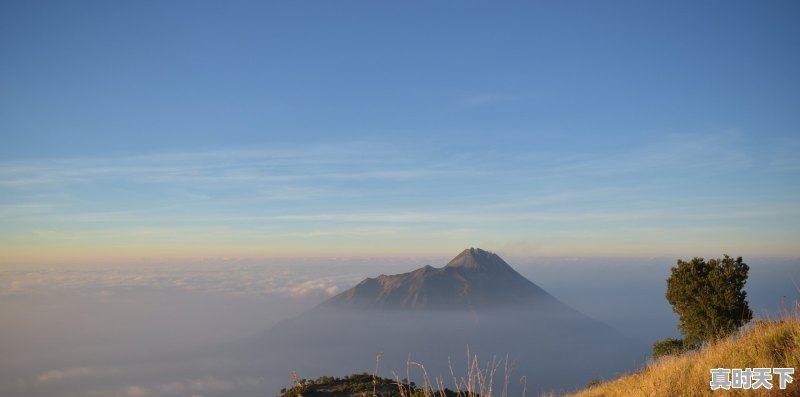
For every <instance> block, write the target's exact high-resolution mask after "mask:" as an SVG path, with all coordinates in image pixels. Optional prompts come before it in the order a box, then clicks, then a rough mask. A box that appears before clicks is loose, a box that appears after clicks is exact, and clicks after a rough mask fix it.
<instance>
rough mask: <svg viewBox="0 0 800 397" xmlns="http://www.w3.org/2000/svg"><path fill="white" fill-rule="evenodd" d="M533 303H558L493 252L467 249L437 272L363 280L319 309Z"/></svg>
mask: <svg viewBox="0 0 800 397" xmlns="http://www.w3.org/2000/svg"><path fill="white" fill-rule="evenodd" d="M533 303H552V304H556V303H557V300H556V299H555V298H553V296H551V295H550V294H548V293H547V292H545V291H544V290H543V289H541V288H540V287H539V286H537V285H536V284H534V283H532V282H531V281H530V280H528V279H526V278H525V277H523V276H522V275H521V274H519V273H517V271H516V270H514V269H513V268H511V266H509V265H508V263H506V262H505V261H504V260H503V259H502V258H500V257H499V256H497V254H494V253H491V252H488V251H484V250H482V249H480V248H469V249H465V250H464V251H462V252H461V253H460V254H458V256H456V257H455V258H453V260H451V261H450V262H449V263H448V264H447V265H446V266H444V267H442V268H435V267H432V266H425V267H421V268H419V269H417V270H414V271H412V272H408V273H403V274H397V275H391V276H387V275H380V276H378V277H377V278H368V279H366V280H364V281H362V282H360V283H358V285H356V286H355V287H353V288H351V289H349V290H347V291H345V292H343V293H341V294H339V295H336V296H334V297H332V298H331V299H329V300H328V301H326V302H324V303H323V304H322V305H321V307H323V308H358V309H383V310H385V309H409V310H442V309H444V310H474V311H481V310H488V309H492V308H509V307H519V306H522V305H526V304H533Z"/></svg>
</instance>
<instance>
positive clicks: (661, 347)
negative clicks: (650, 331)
mask: <svg viewBox="0 0 800 397" xmlns="http://www.w3.org/2000/svg"><path fill="white" fill-rule="evenodd" d="M685 350H686V347H685V346H684V345H683V339H673V338H667V339H664V340H660V341H656V342H655V343H653V359H654V360H655V359H657V358H659V357H663V356H669V355H672V354H680V353H682V352H683V351H685Z"/></svg>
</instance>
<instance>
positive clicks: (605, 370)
mask: <svg viewBox="0 0 800 397" xmlns="http://www.w3.org/2000/svg"><path fill="white" fill-rule="evenodd" d="M468 348H469V350H470V351H471V353H473V354H478V356H479V358H480V359H481V361H482V362H483V361H485V360H490V359H491V358H492V357H498V358H503V357H506V355H508V357H509V360H510V361H511V362H512V363H513V368H514V371H513V374H512V377H510V378H509V379H511V380H512V381H511V384H510V385H509V387H510V388H511V390H512V391H515V390H516V391H518V389H515V388H518V387H520V383H518V380H519V379H520V377H521V376H525V377H526V379H527V385H528V388H527V390H528V391H529V392H530V391H531V390H533V391H535V393H532V395H537V393H538V392H539V391H543V392H544V391H553V390H556V391H559V390H569V389H574V388H577V387H580V386H583V385H585V384H586V382H587V381H588V380H590V379H593V378H601V377H603V378H608V377H610V376H614V375H616V374H618V373H619V372H620V371H628V370H631V369H634V367H635V366H636V365H637V364H641V363H643V362H644V360H645V358H646V354H647V351H648V350H649V346H647V345H646V344H643V343H640V342H637V341H634V340H631V339H629V338H627V337H624V336H623V335H621V334H620V333H619V332H617V331H616V330H614V329H612V328H611V327H609V326H607V325H605V324H603V323H601V322H599V321H596V320H594V319H591V318H589V317H587V316H585V315H583V314H582V313H580V312H578V311H576V310H574V309H572V308H570V307H569V306H567V305H566V304H564V303H562V302H560V301H559V300H558V299H556V298H555V297H553V296H552V295H550V294H548V293H547V292H546V291H545V290H543V289H542V288H540V287H539V286H537V285H536V284H534V283H533V282H531V281H530V280H528V279H526V278H525V277H523V276H522V275H520V274H519V273H517V272H516V271H515V270H514V269H513V268H512V267H511V266H509V265H508V264H507V263H506V262H505V261H503V259H501V258H500V257H499V256H497V255H496V254H493V253H491V252H488V251H484V250H481V249H476V248H470V249H467V250H464V251H463V252H461V253H460V254H459V255H458V256H456V257H455V258H453V260H451V261H450V262H449V263H448V264H447V265H446V266H444V267H441V268H435V267H431V266H425V267H422V268H420V269H417V270H414V271H412V272H409V273H403V274H398V275H388V276H387V275H381V276H378V277H376V278H368V279H366V280H364V281H362V282H360V283H359V284H357V285H356V286H354V287H353V288H351V289H349V290H347V291H344V292H343V293H341V294H339V295H336V296H334V297H332V298H330V299H328V300H327V301H325V302H322V303H321V304H320V305H318V306H317V307H315V308H313V309H312V310H310V311H308V312H305V313H303V314H301V315H299V316H297V317H295V318H292V319H288V320H285V321H283V322H281V323H280V324H278V325H276V326H275V327H273V328H272V329H271V330H270V331H269V332H268V333H267V334H266V335H264V336H263V337H261V338H259V339H258V340H256V341H254V342H252V344H251V345H249V346H248V347H247V349H248V351H249V352H250V353H251V354H252V355H253V356H254V358H255V359H256V360H263V361H265V362H264V363H263V364H259V365H263V366H264V369H265V372H266V373H267V374H268V382H270V381H271V382H275V384H274V385H271V387H274V388H275V391H277V390H278V389H280V388H281V387H285V386H288V385H290V382H289V378H288V374H289V372H290V371H297V373H298V374H299V375H300V376H301V377H304V378H315V377H319V376H344V375H346V374H350V373H361V372H370V373H371V372H372V371H373V370H374V365H375V355H376V354H377V353H378V352H383V363H382V365H381V368H382V371H381V374H382V375H384V376H389V377H393V374H404V375H403V376H401V377H405V374H406V373H407V370H408V367H407V361H408V359H409V357H410V358H411V359H412V360H413V361H416V362H420V363H423V364H424V365H425V367H426V369H427V370H428V373H429V374H430V375H431V376H432V377H435V376H443V377H444V379H452V376H451V372H450V366H451V365H452V367H453V370H454V371H455V373H456V375H459V374H464V373H465V371H466V365H460V364H466V352H467V349H468ZM262 373H264V372H262ZM418 375H419V374H417V375H416V376H417V380H419V378H418ZM499 376H500V377H502V376H503V375H499ZM411 377H412V380H414V377H415V375H414V373H413V371H412V374H411ZM498 381H501V379H498ZM517 395H518V394H517Z"/></svg>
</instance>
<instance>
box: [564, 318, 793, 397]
mask: <svg viewBox="0 0 800 397" xmlns="http://www.w3.org/2000/svg"><path fill="white" fill-rule="evenodd" d="M711 368H742V369H744V368H794V371H795V372H794V375H793V378H794V382H793V383H791V384H788V385H787V388H786V389H785V390H780V389H779V388H778V380H777V376H775V378H774V380H773V384H774V387H773V388H772V390H766V389H763V388H760V389H757V390H753V389H751V390H744V389H738V390H737V389H731V390H717V391H712V390H711V388H710V386H709V381H710V380H711V373H710V369H711ZM606 396H619V397H628V396H630V397H638V396H650V397H662V396H663V397H673V396H697V397H702V396H769V397H772V396H800V318H798V317H796V316H795V317H788V318H785V319H783V320H780V321H775V322H769V321H758V322H756V324H755V325H754V326H753V327H752V328H750V329H748V330H746V331H744V332H743V333H742V334H741V335H740V336H738V337H731V338H728V339H726V340H723V341H721V342H718V343H716V344H714V345H711V346H709V347H707V348H705V349H703V350H701V351H698V352H690V353H686V354H683V355H680V356H676V357H666V358H664V359H661V360H658V361H656V362H654V363H652V364H650V365H649V366H647V368H645V369H644V370H642V371H640V372H637V373H634V374H632V375H627V376H623V377H621V378H619V379H616V380H613V381H610V382H607V383H604V384H601V385H599V386H595V387H592V388H590V389H586V390H582V391H580V392H578V393H575V394H571V395H570V397H606Z"/></svg>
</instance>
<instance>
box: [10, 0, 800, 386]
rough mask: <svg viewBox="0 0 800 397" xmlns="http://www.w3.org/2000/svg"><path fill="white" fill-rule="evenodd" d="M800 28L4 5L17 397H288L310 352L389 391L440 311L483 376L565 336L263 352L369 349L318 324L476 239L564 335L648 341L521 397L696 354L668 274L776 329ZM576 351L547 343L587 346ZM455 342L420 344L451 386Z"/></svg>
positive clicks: (639, 15)
mask: <svg viewBox="0 0 800 397" xmlns="http://www.w3.org/2000/svg"><path fill="white" fill-rule="evenodd" d="M798 16H800V3H798V2H793V1H774V2H773V1H771V2H766V3H756V2H744V1H742V2H739V1H726V2H722V1H704V2H688V1H686V2H683V1H679V2H659V3H656V2H648V3H643V2H628V1H610V2H579V1H575V2H572V1H569V2H552V3H548V2H511V3H506V4H497V3H492V2H472V1H470V2H459V3H427V2H389V3H373V2H362V1H348V2H254V1H237V2H231V3H225V4H223V3H219V2H207V1H164V2H148V1H146V2H102V1H76V2H56V1H44V2H26V1H3V2H2V3H0V59H2V62H0V141H2V144H0V322H2V324H3V325H2V327H0V394H2V395H4V396H30V395H36V396H40V397H51V396H52V397H56V396H131V397H133V396H154V397H156V396H164V397H173V396H175V397H177V396H186V397H211V396H268V397H272V396H275V395H277V394H278V391H279V390H280V389H281V388H283V387H287V386H291V385H292V379H291V378H290V377H289V371H290V370H297V371H302V370H303V369H304V368H305V367H302V365H304V364H309V365H311V364H312V363H313V364H315V365H320V366H322V367H323V368H319V371H320V373H313V374H302V373H300V374H299V375H301V376H303V377H316V376H322V375H335V376H344V375H349V374H350V373H353V372H355V371H357V372H370V373H371V372H372V371H373V370H374V367H375V356H376V354H378V353H379V352H381V351H383V352H386V353H387V357H385V360H386V366H385V368H384V371H383V375H384V376H390V377H391V376H392V373H391V372H390V371H391V365H392V362H405V360H406V359H407V356H406V355H402V354H400V353H397V354H395V357H389V356H390V354H389V353H390V352H406V353H412V354H414V353H415V352H414V348H415V346H410V345H414V344H415V343H414V342H419V344H418V345H416V347H417V348H418V349H421V350H424V349H428V348H427V347H426V346H428V344H430V345H432V346H436V345H440V343H438V342H439V341H441V340H443V339H437V338H444V339H448V338H450V336H447V335H446V336H441V335H440V332H441V331H442V330H441V329H439V328H436V327H439V326H442V324H446V323H448V321H450V322H451V324H462V323H460V321H463V326H462V327H460V328H465V329H467V328H468V329H469V331H470V332H473V331H474V333H470V332H467V331H465V333H464V336H463V337H464V338H465V339H464V340H465V341H468V340H470V338H478V339H481V338H480V337H479V336H482V335H489V336H491V337H496V336H497V335H506V337H507V338H506V339H507V340H503V343H508V344H509V346H511V348H508V346H506V345H502V344H496V345H491V344H486V345H482V346H480V347H477V349H478V350H481V354H484V352H486V353H485V355H484V356H482V357H481V358H482V359H484V358H485V359H491V357H486V356H493V355H494V356H498V357H502V356H504V355H505V354H507V353H514V352H509V351H498V350H500V349H510V350H516V351H517V352H528V350H526V349H530V350H531V351H534V352H537V351H539V350H537V349H539V347H538V345H536V344H535V343H534V340H538V341H541V340H549V339H550V338H555V337H557V335H555V334H558V333H559V331H558V330H557V329H555V330H549V329H548V330H545V329H542V330H534V329H533V328H535V327H533V328H528V325H530V324H534V323H536V321H534V319H536V318H539V317H535V316H534V315H532V314H530V313H528V312H526V313H528V314H530V316H531V318H530V319H527V318H521V317H520V318H516V317H515V316H514V315H512V316H507V317H501V316H499V315H497V316H496V317H494V316H495V315H496V314H497V313H501V312H503V310H500V309H498V310H496V311H489V310H487V311H486V312H481V313H479V312H480V310H477V309H475V308H474V307H472V306H470V307H469V311H465V312H463V313H462V312H458V313H456V314H453V317H446V316H445V315H444V314H441V317H430V318H429V317H427V316H429V315H430V313H429V312H428V309H429V308H428V307H424V308H422V309H421V310H420V313H418V314H410V316H411V317H409V319H411V320H409V321H408V322H413V321H419V322H420V325H419V327H420V329H424V332H423V331H420V334H419V335H416V336H413V337H416V338H417V339H416V340H413V338H412V336H409V338H412V340H410V341H409V340H403V339H402V336H397V335H394V334H391V333H379V332H378V331H375V333H372V334H368V336H369V337H365V338H364V345H363V346H360V350H359V349H353V350H349V352H350V353H351V354H347V353H345V355H347V357H341V362H340V363H339V366H338V367H337V365H329V363H328V362H326V361H324V360H317V359H315V358H314V356H313V355H312V354H311V353H307V352H306V351H305V350H303V348H304V346H305V348H308V349H310V348H309V347H308V346H311V345H312V343H311V342H312V341H306V342H308V343H305V342H303V341H297V340H292V342H291V343H292V344H291V345H289V346H287V345H285V344H284V345H281V346H279V347H275V348H272V347H271V346H277V345H276V344H280V342H278V341H279V340H281V339H280V338H279V337H278V336H276V335H278V334H280V332H285V333H286V334H289V335H291V336H298V335H300V333H299V332H294V331H293V329H292V328H291V324H306V325H305V326H306V327H309V324H314V326H313V327H311V328H314V329H312V330H310V331H309V332H311V331H314V332H319V331H329V332H330V333H331V335H330V336H331V338H333V339H331V340H330V341H329V342H328V339H324V338H321V337H319V335H317V334H313V333H311V334H308V336H307V337H308V338H313V339H314V341H313V343H320V344H326V343H327V344H329V345H331V346H332V347H337V348H339V347H343V346H344V345H337V343H339V342H336V340H338V339H336V338H337V337H339V336H341V335H351V334H353V335H355V333H354V332H355V331H352V332H351V330H350V328H347V327H348V326H350V325H349V324H347V323H345V322H343V321H342V322H338V323H336V324H333V323H332V322H324V323H319V322H316V321H317V320H319V318H321V317H319V318H316V319H315V318H313V313H315V311H318V310H319V307H318V306H317V305H319V304H320V303H322V302H324V301H326V300H327V299H329V298H331V297H335V296H337V295H338V294H343V293H344V294H346V293H347V292H348V291H350V288H351V287H354V286H357V285H359V283H360V282H362V280H364V279H365V278H376V277H378V276H379V275H397V274H400V275H402V274H405V273H410V272H414V271H415V269H419V268H422V267H423V266H426V265H430V266H433V267H435V268H441V267H444V266H445V265H447V264H448V261H450V260H451V259H453V258H454V257H455V256H456V255H458V254H459V252H462V251H463V250H464V249H465V248H470V247H475V248H478V247H480V248H483V249H485V250H488V251H490V252H494V253H496V254H498V255H500V256H501V257H502V258H503V260H505V261H506V262H507V264H508V265H510V266H511V267H513V269H514V270H515V271H516V272H518V273H519V274H520V275H521V276H524V278H526V279H527V280H529V281H530V282H531V283H532V284H534V287H535V288H541V289H542V290H544V291H546V293H547V294H549V295H547V296H550V295H552V297H555V298H556V299H557V300H558V301H559V302H561V303H563V304H564V307H565V308H566V309H564V313H567V312H568V313H569V315H565V314H564V313H558V315H553V318H561V317H564V316H566V317H570V316H571V317H570V320H569V321H573V320H574V321H575V322H574V324H581V327H584V325H586V324H590V325H586V326H585V328H587V329H588V328H591V329H593V330H599V331H596V332H592V334H593V335H592V336H593V337H594V336H598V335H601V334H602V335H605V336H607V337H608V339H607V340H608V341H613V342H614V343H617V342H619V343H620V344H622V345H624V346H627V347H630V349H629V350H630V351H628V352H627V353H629V356H625V357H622V356H620V357H616V358H617V359H619V361H620V363H619V368H611V366H610V365H609V366H608V368H606V369H605V370H606V371H607V372H605V373H602V372H596V373H595V372H593V366H592V365H593V364H594V363H595V361H592V360H593V359H590V358H585V359H584V360H581V359H579V358H576V359H575V361H581V364H582V365H583V364H585V366H586V368H584V369H585V371H584V372H582V373H581V374H579V375H575V377H572V378H570V377H567V376H564V377H563V379H562V378H559V379H553V381H552V382H551V383H547V382H539V383H538V384H535V383H534V382H533V381H532V383H531V385H529V391H531V393H529V395H532V396H533V395H536V393H538V392H547V391H552V390H567V389H569V390H574V389H575V388H576V387H581V386H583V385H585V384H586V383H587V381H588V380H590V379H592V378H598V377H602V378H610V377H613V376H615V375H618V374H619V373H620V372H624V371H631V370H634V369H636V368H638V367H640V366H641V365H643V364H644V363H646V362H647V360H648V359H649V355H650V351H649V347H650V345H651V344H652V343H653V341H655V340H657V339H663V338H667V337H678V336H680V332H679V330H678V328H677V323H678V318H677V316H676V314H675V313H673V311H672V308H671V307H670V304H669V303H668V302H667V300H666V299H665V291H666V288H667V284H666V280H667V277H669V275H670V267H671V266H674V265H675V263H676V260H677V259H690V258H692V257H696V256H699V257H704V258H717V257H722V255H723V254H729V255H731V256H734V257H737V256H743V257H744V261H745V262H746V263H747V264H749V265H750V274H749V279H748V281H747V284H746V288H745V290H746V291H747V297H748V299H749V302H750V307H751V308H752V309H753V311H754V313H755V315H756V316H757V317H764V316H780V315H782V314H785V313H786V312H787V311H789V310H791V309H792V308H794V307H796V306H797V300H798V299H800V244H798V241H800V226H798V225H800V183H798V181H800V112H798V109H800V78H798V73H797V71H798V70H800V23H798ZM476 255H477V254H476ZM481 255H482V254H481ZM492 260H493V259H492ZM452 269H455V267H453V268H452ZM486 269H489V268H483V270H482V271H484V272H485V273H487V274H488V273H492V274H494V273H496V272H494V270H491V271H489V270H486ZM425 271H427V270H425V269H422V270H421V273H419V274H417V273H414V275H416V276H414V277H417V278H416V279H413V280H412V281H414V280H416V282H419V283H421V284H420V285H428V284H430V283H432V281H431V280H434V279H428V278H425V277H428V276H426V274H428V273H425ZM444 271H445V270H442V271H441V272H444ZM457 271H458V272H462V273H457V274H456V276H457V277H462V276H464V274H467V275H469V274H473V273H469V272H470V271H471V270H463V269H457ZM453 272H456V270H452V271H451V273H453ZM463 272H466V273H463ZM436 274H439V273H436ZM448 274H449V273H448ZM453 274H455V273H453ZM474 274H478V273H474ZM412 276H413V275H412ZM423 276H424V277H423ZM456 276H454V277H456ZM409 277H410V279H412V278H413V277H411V276H409ZM431 277H434V276H431ZM436 277H438V276H436ZM465 277H466V276H465ZM476 277H477V276H476ZM462 278H463V277H462ZM462 278H459V280H462ZM467 278H468V277H467ZM467 278H463V279H467ZM420 280H422V281H420ZM435 280H438V279H435ZM482 280H483V281H485V280H487V279H486V278H484V279H482ZM514 280H517V279H514ZM423 281H424V282H423ZM472 281H473V282H474V281H475V280H472ZM519 282H520V283H523V282H522V281H519ZM425 283H428V284H425ZM389 284H391V283H388V284H385V285H384V287H386V286H387V285H389ZM464 285H466V286H470V287H475V286H481V285H484V284H482V283H481V281H480V280H479V281H478V282H475V283H474V284H464ZM525 285H527V284H525ZM529 287H530V286H529ZM534 287H530V288H534ZM387 288H388V287H387ZM414 288H416V287H414ZM412 290H413V291H412ZM467 290H468V289H465V291H467ZM387 291H388V290H387ZM414 291H416V290H414V289H413V288H411V289H409V297H411V298H413V299H418V298H419V299H420V301H423V300H424V299H428V298H430V299H431V300H434V298H435V297H436V296H435V295H431V296H427V295H426V296H423V297H422V298H420V297H419V296H418V295H413V294H412V293H413V292H414ZM470 291H471V290H470ZM417 292H418V291H417ZM489 293H494V292H492V291H489V292H487V294H489ZM465 294H467V293H466V292H464V293H462V295H465ZM490 295H491V294H489V295H486V296H490ZM380 296H382V295H380ZM543 296H544V295H543ZM478 297H479V298H480V297H485V296H484V295H479V296H478ZM468 298H469V299H477V298H475V296H468ZM370 299H371V298H370ZM547 299H549V298H547ZM425 302H427V301H425ZM472 302H473V301H471V300H470V303H472ZM554 307H555V306H554ZM315 308H316V309H315ZM415 310H416V308H415ZM558 310H561V309H558ZM558 310H555V309H554V311H558ZM456 311H457V310H456ZM309 313H311V314H309ZM336 313H338V312H333V311H332V312H331V313H327V314H326V315H328V316H334V315H336ZM464 313H471V315H473V317H474V318H471V319H467V316H466V315H464ZM475 313H479V314H480V315H478V314H475ZM542 313H544V310H543V311H542ZM542 313H540V314H542ZM384 314H385V313H384ZM406 314H407V313H406ZM406 314H403V315H402V316H405V315H406ZM528 314H526V315H528ZM382 315H383V314H381V316H382ZM437 315H438V314H437ZM448 315H449V314H448ZM462 315H463V316H464V317H463V318H462V317H461V316H462ZM542 315H544V314H542ZM584 315H585V316H584ZM358 316H361V314H359V315H358ZM414 316H418V317H414ZM481 316H482V317H481ZM559 316H561V317H559ZM523 317H524V316H523ZM358 318H359V320H353V324H361V323H358V321H365V324H368V323H369V322H370V321H375V323H376V324H377V320H375V319H376V318H377V317H374V318H370V319H369V320H365V319H364V318H366V317H364V318H361V317H358ZM389 318H393V319H394V320H395V321H399V320H398V318H399V317H389ZM403 318H405V317H403ZM478 318H480V320H479V319H478ZM543 318H544V317H543ZM292 319H294V320H292ZM422 319H425V321H422ZM539 319H540V318H539ZM576 319H577V320H576ZM528 320H530V321H529V322H525V321H528ZM292 321H295V322H294V323H293V322H292ZM304 321H306V322H305V323H304ZM471 321H472V322H471ZM481 321H482V322H481ZM473 323H474V324H473ZM479 323H480V327H483V328H480V327H479V326H477V325H475V324H479ZM567 323H568V322H565V324H567ZM280 324H283V325H280ZM286 324H289V325H286ZM320 324H321V325H320ZM404 324H405V322H404ZM487 324H489V325H487ZM570 324H572V323H570ZM329 325H330V328H326V327H327V326H329ZM473 325H475V326H474V327H473ZM426 326H430V327H429V328H425V327H426ZM607 326H608V328H606V327H607ZM281 327H284V328H281ZM337 327H338V328H337ZM492 327H495V328H492ZM377 328H378V327H377V326H376V329H377ZM387 328H388V326H387ZM473 328H474V330H473ZM514 328H518V329H514ZM578 328H580V327H578ZM282 329H283V330H284V331H281V330H282ZM286 330H289V331H286ZM425 332H428V333H425ZM525 332H528V333H527V334H526V333H525ZM551 332H552V333H553V334H554V335H555V336H553V335H551V334H550V333H551ZM303 335H306V334H303ZM423 335H424V336H425V337H424V338H423ZM602 335H601V336H602ZM511 336H513V338H511ZM583 336H586V335H580V336H575V338H574V339H573V342H574V345H571V346H570V345H569V344H566V345H564V346H567V347H565V348H564V349H563V350H562V351H560V352H558V354H562V355H564V357H572V355H575V357H578V356H577V355H579V354H582V353H587V352H585V351H583V350H581V349H580V348H579V342H578V341H579V340H580V338H582V337H583ZM298 337H299V336H298ZM382 338H384V339H382ZM422 339H424V340H422ZM483 339H487V340H488V339H492V338H483ZM498 339H502V338H498ZM286 340H287V341H288V339H286ZM587 340H589V339H587ZM598 340H599V339H598ZM453 341H460V339H457V338H456V337H452V340H450V339H448V342H453ZM621 341H625V342H624V343H623V342H621ZM367 342H368V343H367ZM528 342H530V343H528ZM286 343H288V342H286ZM453 343H455V342H453ZM487 343H488V342H487ZM565 343H566V342H565ZM604 343H605V342H602V343H601V342H597V341H595V340H594V339H592V342H591V343H589V342H587V344H588V345H592V346H593V347H594V346H595V345H603V344H604ZM609 343H611V342H609ZM382 344H385V346H381V345H382ZM465 345H466V343H465ZM553 345H554V346H561V345H559V344H557V343H554V344H553ZM608 346H611V345H610V344H609V345H608ZM517 347H518V348H517ZM323 350H324V349H323ZM445 350H446V349H445V348H444V347H443V348H442V350H441V351H425V352H420V353H419V354H425V355H427V356H426V357H425V358H426V360H435V359H436V357H438V358H439V360H440V361H439V362H435V363H434V362H429V363H425V364H426V365H429V366H430V367H431V368H437V366H440V367H441V366H445V365H447V362H448V358H449V354H450V353H449V351H445ZM587 350H588V349H587ZM331 352H333V349H332V350H331ZM601 353H602V354H605V352H599V350H598V353H597V355H596V356H593V357H594V359H597V361H598V366H601V365H600V364H599V361H600V358H601V357H603V356H602V355H601ZM306 354H308V355H307V356H306ZM464 354H466V346H464ZM541 354H542V357H549V356H547V354H552V355H558V354H556V353H553V352H550V353H546V352H544V351H542V352H541ZM587 354H588V353H587ZM533 355H535V354H531V355H529V356H528V357H524V358H525V359H527V360H528V361H527V362H528V364H523V365H521V366H520V369H521V370H525V369H526V368H527V369H530V370H531V371H535V370H536V369H537V368H539V367H537V366H536V365H540V364H541V365H543V363H544V360H542V362H541V363H540V362H537V361H536V360H535V359H534V358H533V357H530V356H533ZM398 356H399V357H398ZM459 359H460V358H459ZM294 360H298V364H297V365H298V367H297V368H284V367H281V365H286V366H289V365H290V364H291V365H295V364H294ZM523 361H524V360H523ZM351 363H352V364H351ZM530 363H535V365H534V364H530ZM561 364H564V363H561ZM525 365H529V366H528V367H525ZM287 369H288V370H287ZM315 370H316V369H314V368H311V367H310V366H309V367H308V371H315ZM531 379H534V378H533V377H532V378H531ZM515 395H516V394H515ZM487 397H492V396H487Z"/></svg>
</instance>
